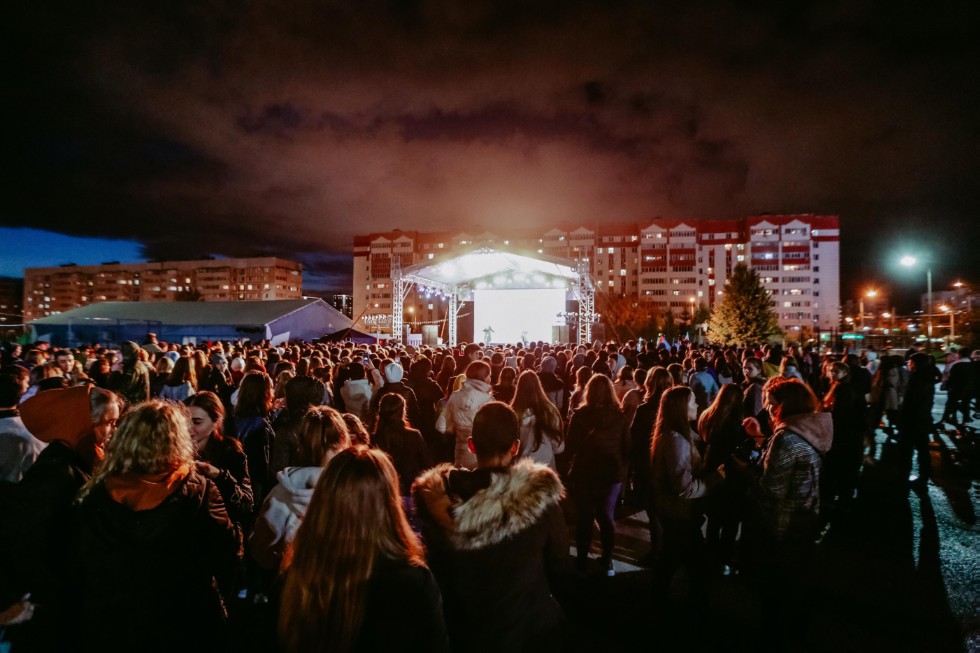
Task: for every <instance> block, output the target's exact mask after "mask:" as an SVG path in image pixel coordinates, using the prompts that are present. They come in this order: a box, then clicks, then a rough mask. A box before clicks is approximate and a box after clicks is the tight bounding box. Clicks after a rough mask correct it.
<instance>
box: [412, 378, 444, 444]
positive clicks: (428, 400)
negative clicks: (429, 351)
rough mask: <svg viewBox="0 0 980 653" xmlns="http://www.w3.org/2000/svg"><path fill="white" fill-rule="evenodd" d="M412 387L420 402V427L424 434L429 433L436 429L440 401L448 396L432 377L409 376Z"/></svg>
mask: <svg viewBox="0 0 980 653" xmlns="http://www.w3.org/2000/svg"><path fill="white" fill-rule="evenodd" d="M408 380H409V382H410V383H411V388H412V390H413V391H414V392H415V399H416V400H417V401H418V404H419V424H418V427H417V428H418V429H419V430H420V431H422V435H427V434H430V433H432V432H433V431H435V428H436V417H437V416H438V414H439V402H440V401H442V400H443V398H444V397H445V396H446V395H445V393H443V391H442V387H441V386H440V385H439V384H438V383H436V382H435V380H434V379H432V378H431V377H426V378H424V379H413V378H409V379H408Z"/></svg>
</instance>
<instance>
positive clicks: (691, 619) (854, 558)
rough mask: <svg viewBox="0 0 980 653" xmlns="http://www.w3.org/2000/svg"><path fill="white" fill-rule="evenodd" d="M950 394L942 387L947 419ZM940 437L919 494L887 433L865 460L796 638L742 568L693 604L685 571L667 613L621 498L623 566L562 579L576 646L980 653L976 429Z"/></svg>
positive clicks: (818, 561)
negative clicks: (777, 621) (782, 638)
mask: <svg viewBox="0 0 980 653" xmlns="http://www.w3.org/2000/svg"><path fill="white" fill-rule="evenodd" d="M945 399H946V397H945V393H943V392H939V391H937V393H936V405H935V407H934V415H935V420H936V421H938V420H939V418H940V416H941V415H942V411H943V407H944V406H945ZM970 426H971V427H972V428H973V429H975V428H977V427H980V420H976V419H974V420H973V422H972V423H971V425H970ZM933 440H934V441H933V444H932V446H931V454H932V473H933V477H932V479H931V480H930V482H929V484H928V488H927V490H926V491H925V492H921V493H916V492H913V491H911V490H910V489H909V486H908V483H907V482H906V479H903V478H899V476H898V474H897V471H896V468H897V460H896V459H897V454H898V452H897V450H896V447H895V445H889V444H888V443H887V442H886V437H885V435H884V433H883V432H881V431H879V432H878V433H877V441H878V443H879V447H878V458H877V460H876V461H875V462H873V463H870V464H865V467H864V470H863V472H862V477H861V482H860V485H859V488H858V494H857V498H856V500H855V502H854V504H853V507H852V508H851V509H850V510H847V511H841V512H838V513H836V514H834V515H833V516H832V519H831V520H830V523H829V524H828V525H827V527H826V528H825V529H824V532H823V535H822V538H821V540H820V542H819V544H818V546H817V552H816V557H815V562H814V565H815V568H814V572H815V573H814V578H815V581H814V583H813V585H812V594H811V599H812V601H811V602H812V604H813V609H812V611H811V613H810V623H809V627H808V629H807V631H806V633H805V634H803V635H802V636H801V637H800V638H799V639H798V641H796V642H795V646H789V645H788V644H789V643H787V642H775V641H773V636H772V634H771V623H768V622H767V620H766V619H765V616H764V615H763V612H762V605H761V601H760V598H759V591H758V588H757V587H756V586H755V585H754V583H753V582H752V581H751V580H750V579H749V578H748V577H746V576H742V575H738V574H735V575H729V576H722V575H721V573H720V572H719V574H718V575H717V576H716V577H715V579H714V583H713V585H712V590H711V594H710V599H709V601H708V603H707V605H704V606H698V607H696V608H687V607H684V603H683V601H682V597H683V596H685V595H686V584H687V581H686V577H685V576H684V572H683V571H682V572H679V573H678V575H677V576H676V577H675V579H674V585H673V587H672V591H671V602H670V605H669V606H668V608H667V610H666V612H663V611H662V612H661V613H660V614H654V609H653V605H652V602H651V598H650V585H651V574H650V571H649V570H648V569H645V568H644V567H642V566H640V564H639V560H640V559H641V558H642V556H644V555H645V554H646V553H647V552H648V551H649V535H648V533H647V530H646V518H645V513H643V512H641V511H639V510H637V509H635V508H631V507H629V506H622V507H621V508H620V510H619V514H618V519H617V529H618V530H617V540H616V554H615V561H614V566H615V569H616V572H617V573H616V575H615V576H614V577H611V578H609V577H606V576H605V575H604V574H602V573H601V570H599V569H598V567H596V568H595V569H594V570H592V572H591V573H589V574H587V575H585V576H584V577H583V576H573V575H570V576H569V577H567V578H566V579H564V581H563V583H561V584H560V585H559V586H558V587H556V596H557V597H558V599H559V601H560V602H561V603H562V604H563V606H564V607H565V610H566V613H567V615H568V617H569V624H570V628H569V638H568V641H567V642H566V647H565V648H566V649H567V650H569V651H586V650H590V651H596V650H601V651H606V650H609V651H613V650H630V651H632V650H641V648H640V647H642V650H647V649H653V650H705V651H709V650H710V651H716V650H770V649H789V650H803V651H834V652H846V651H937V652H938V651H974V650H977V651H980V570H978V568H980V556H978V544H980V535H978V531H980V529H978V526H977V518H976V515H977V511H978V507H980V482H978V480H980V474H978V471H980V462H978V460H977V459H978V457H980V456H978V455H977V454H976V453H974V451H973V447H974V446H975V443H976V433H975V430H974V431H972V433H971V432H970V430H969V429H967V430H960V431H955V430H953V429H952V428H951V427H948V428H947V429H946V430H942V429H937V432H936V434H935V435H934V436H933ZM598 550H599V545H598V541H597V540H594V541H593V543H592V551H593V552H596V551H598ZM572 555H574V548H573V549H572Z"/></svg>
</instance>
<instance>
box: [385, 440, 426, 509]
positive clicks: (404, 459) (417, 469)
mask: <svg viewBox="0 0 980 653" xmlns="http://www.w3.org/2000/svg"><path fill="white" fill-rule="evenodd" d="M371 442H372V444H373V445H375V446H377V447H378V448H379V449H381V450H382V451H384V452H385V453H386V454H388V457H389V458H391V463H392V465H394V466H395V472H397V473H398V487H399V490H400V491H401V495H402V496H403V497H407V496H409V494H410V492H411V489H412V483H413V482H414V481H415V477H416V476H418V475H419V474H421V473H422V470H424V469H427V468H429V467H431V460H430V459H429V448H428V446H426V444H425V440H424V439H423V438H422V434H421V433H419V432H418V431H417V430H415V429H405V430H403V431H401V432H399V433H386V434H384V435H378V434H377V433H376V434H375V435H374V436H372V440H371Z"/></svg>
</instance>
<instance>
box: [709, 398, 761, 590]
mask: <svg viewBox="0 0 980 653" xmlns="http://www.w3.org/2000/svg"><path fill="white" fill-rule="evenodd" d="M743 419H744V413H743V407H742V389H741V388H740V387H738V386H736V385H734V384H731V383H726V384H725V385H723V386H721V390H720V391H719V392H718V396H716V397H715V400H714V401H713V402H711V405H710V406H708V408H707V409H706V410H705V411H704V412H703V413H701V417H700V419H698V433H699V434H700V436H701V439H702V440H703V441H704V443H705V445H706V447H707V450H706V451H705V456H704V458H705V468H706V469H717V468H718V467H720V466H722V465H728V466H731V462H732V458H733V457H735V456H738V457H740V458H741V459H742V460H746V461H748V460H752V459H753V457H754V456H756V455H757V452H756V451H755V447H754V444H755V443H754V442H753V440H752V438H750V437H749V436H748V435H746V433H745V429H744V428H743V427H742V420H743ZM745 492H746V484H745V482H744V479H743V478H741V477H740V476H738V475H736V474H733V475H731V476H726V477H725V482H724V483H723V484H722V487H720V488H719V489H718V491H717V492H714V493H713V494H712V496H711V497H709V498H708V505H707V515H708V525H707V532H706V538H707V545H708V553H709V555H710V556H711V559H712V563H713V564H717V565H719V566H720V567H721V570H722V572H723V573H730V572H731V569H732V566H733V564H734V554H735V539H736V536H737V535H738V528H739V523H740V522H741V520H742V512H743V509H744V506H745Z"/></svg>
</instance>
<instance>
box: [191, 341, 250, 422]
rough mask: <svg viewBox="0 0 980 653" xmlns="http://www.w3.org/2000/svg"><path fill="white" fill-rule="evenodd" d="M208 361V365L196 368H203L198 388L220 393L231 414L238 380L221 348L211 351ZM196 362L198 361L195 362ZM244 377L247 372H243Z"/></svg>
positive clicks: (196, 368)
mask: <svg viewBox="0 0 980 653" xmlns="http://www.w3.org/2000/svg"><path fill="white" fill-rule="evenodd" d="M200 354H201V355H204V352H200ZM208 362H209V363H210V364H209V365H207V366H206V367H200V366H197V367H195V370H203V371H202V372H201V373H200V374H198V378H197V382H198V383H197V388H198V390H207V391H208V392H213V393H214V394H216V395H218V398H219V399H221V403H223V404H224V405H225V413H226V414H231V410H232V408H233V407H234V404H233V403H232V401H231V395H232V393H233V392H235V389H236V388H238V382H236V381H235V379H234V377H233V376H232V373H231V370H229V369H228V358H227V357H226V356H225V355H224V354H223V353H222V352H221V351H220V350H217V349H215V350H214V351H213V352H211V355H210V357H209V361H208ZM195 364H197V363H196V362H195ZM246 366H247V362H246ZM244 377H245V374H244V372H243V374H242V377H241V378H242V379H244Z"/></svg>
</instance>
